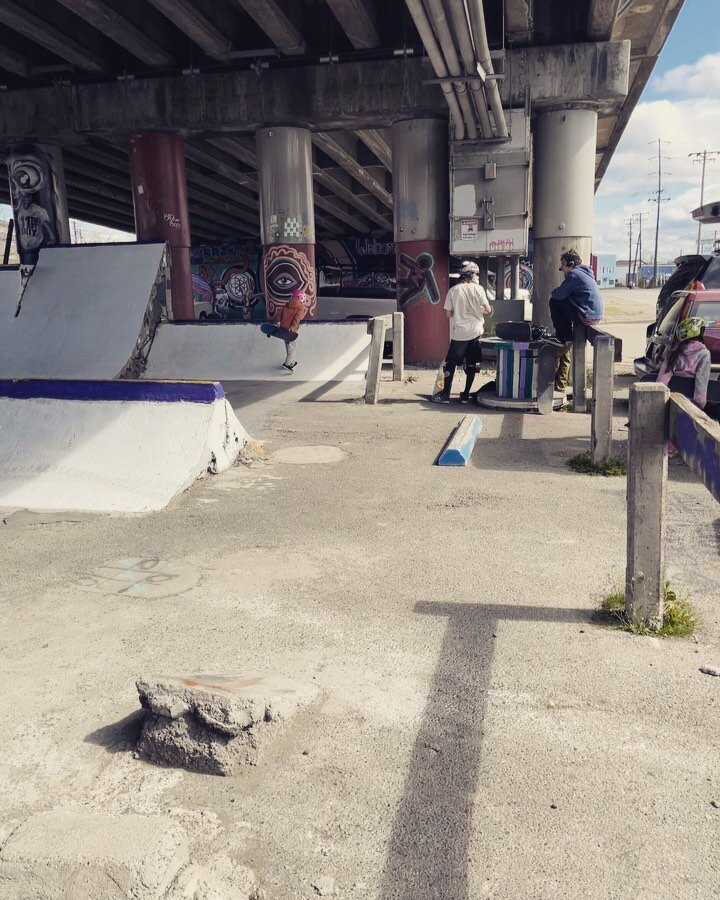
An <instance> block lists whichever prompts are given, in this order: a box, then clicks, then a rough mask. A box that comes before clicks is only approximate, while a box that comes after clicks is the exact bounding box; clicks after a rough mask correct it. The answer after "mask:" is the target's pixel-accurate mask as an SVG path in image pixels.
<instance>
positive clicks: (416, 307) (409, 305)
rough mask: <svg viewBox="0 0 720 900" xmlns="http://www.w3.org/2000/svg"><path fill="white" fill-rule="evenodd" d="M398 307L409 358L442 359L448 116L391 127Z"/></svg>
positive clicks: (412, 360) (446, 338) (445, 334)
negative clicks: (402, 321)
mask: <svg viewBox="0 0 720 900" xmlns="http://www.w3.org/2000/svg"><path fill="white" fill-rule="evenodd" d="M392 140H393V193H394V199H395V210H394V218H395V255H396V263H397V296H398V309H399V310H400V312H403V313H405V359H406V361H407V362H409V363H439V362H440V361H441V360H442V359H444V357H445V353H446V352H447V348H448V343H449V340H450V332H449V327H448V320H447V316H446V315H445V310H444V309H443V303H444V301H445V294H446V293H447V290H448V259H449V244H450V231H449V215H450V197H449V186H448V185H449V176H448V131H447V121H446V120H444V119H407V120H405V121H402V122H395V123H394V124H393V126H392Z"/></svg>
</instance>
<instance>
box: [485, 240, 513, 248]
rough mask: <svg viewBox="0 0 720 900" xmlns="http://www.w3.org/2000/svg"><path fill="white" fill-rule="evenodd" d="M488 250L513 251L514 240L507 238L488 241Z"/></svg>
mask: <svg viewBox="0 0 720 900" xmlns="http://www.w3.org/2000/svg"><path fill="white" fill-rule="evenodd" d="M489 249H490V250H514V249H515V238H511V237H507V238H500V239H499V240H497V241H490V245H489Z"/></svg>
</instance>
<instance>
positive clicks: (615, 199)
mask: <svg viewBox="0 0 720 900" xmlns="http://www.w3.org/2000/svg"><path fill="white" fill-rule="evenodd" d="M708 58H709V57H705V59H708ZM716 59H717V60H718V61H719V62H720V54H718V55H717V57H716ZM701 62H702V61H701ZM680 68H683V67H680ZM685 68H690V69H694V68H695V67H693V66H689V67H685ZM706 69H707V67H706ZM673 71H675V72H677V71H678V70H673ZM717 78H718V83H720V72H719V74H718V76H717ZM716 94H717V88H716V87H715V86H713V87H712V89H711V90H708V91H707V93H706V96H702V97H700V96H698V97H695V96H687V97H681V98H677V99H670V98H663V99H658V100H653V101H651V102H646V103H640V104H638V106H637V107H636V108H635V110H634V112H633V114H632V117H631V119H630V122H629V123H628V126H627V128H626V129H625V133H624V134H623V137H622V140H621V141H620V145H619V147H618V149H617V150H616V152H615V154H614V155H613V159H612V161H611V163H610V166H609V168H608V171H607V173H606V175H605V177H604V178H603V181H602V184H601V186H600V189H599V190H598V193H597V196H596V212H595V236H594V246H595V247H596V248H597V249H598V250H600V251H609V252H614V253H617V255H618V256H622V257H623V258H624V257H626V256H627V249H628V240H627V225H626V224H625V223H626V221H627V219H629V218H630V216H631V215H633V214H636V213H646V214H647V215H646V216H645V219H644V224H643V232H644V236H643V244H644V248H645V249H644V253H643V255H644V257H645V258H646V259H648V258H649V257H651V255H652V249H653V244H654V240H655V217H656V213H657V206H656V204H655V203H650V202H648V201H649V198H650V197H652V196H654V192H655V191H656V189H657V139H658V138H660V139H661V140H662V141H663V142H667V143H662V144H661V155H662V157H663V159H662V168H663V179H662V186H663V188H664V190H665V194H664V195H663V197H666V198H669V201H668V202H667V203H663V204H662V206H661V211H660V213H661V224H660V248H659V252H658V256H659V258H660V259H673V258H674V257H676V256H679V255H680V253H689V252H694V249H695V236H696V234H697V225H696V223H695V222H694V221H693V219H692V217H691V215H690V214H691V212H692V210H693V209H695V208H696V207H697V206H699V205H700V176H701V167H700V165H698V163H697V162H695V161H694V160H696V159H697V157H691V156H689V154H690V153H697V152H701V151H703V150H720V103H718V101H717V99H716ZM712 200H720V157H715V158H714V161H713V162H711V161H710V159H709V160H708V163H707V167H706V175H705V202H706V203H707V202H710V201H712ZM634 230H635V233H637V225H635V226H634ZM719 231H720V226H719ZM713 232H714V227H713V226H706V227H705V228H704V229H703V238H706V237H707V238H710V237H712V235H713Z"/></svg>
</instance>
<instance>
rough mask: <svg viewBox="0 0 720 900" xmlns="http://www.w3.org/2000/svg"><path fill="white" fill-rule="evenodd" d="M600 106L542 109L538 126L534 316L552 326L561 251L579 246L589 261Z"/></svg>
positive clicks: (586, 260)
mask: <svg viewBox="0 0 720 900" xmlns="http://www.w3.org/2000/svg"><path fill="white" fill-rule="evenodd" d="M596 147H597V112H596V111H595V110H594V109H589V108H587V109H585V108H582V107H577V108H572V109H569V108H563V109H554V110H551V109H549V110H542V111H540V112H539V113H538V116H537V127H536V130H535V163H534V180H533V183H534V201H533V208H534V210H535V217H534V225H533V230H534V233H535V252H534V254H533V322H534V323H535V324H536V325H544V326H546V327H550V324H551V323H550V307H549V304H548V301H549V299H550V292H551V291H552V289H553V288H554V287H555V286H556V285H557V284H558V283H559V282H560V281H562V275H561V274H560V272H559V271H558V267H559V265H560V254H561V253H564V252H565V251H566V250H577V251H578V253H579V254H580V256H581V258H582V260H583V262H585V263H589V262H590V250H591V247H592V233H593V199H594V192H595V150H596Z"/></svg>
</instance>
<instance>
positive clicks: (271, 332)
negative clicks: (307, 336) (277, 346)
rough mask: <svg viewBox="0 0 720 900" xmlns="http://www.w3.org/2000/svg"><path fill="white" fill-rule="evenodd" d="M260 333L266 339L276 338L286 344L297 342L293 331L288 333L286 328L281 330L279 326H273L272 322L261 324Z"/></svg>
mask: <svg viewBox="0 0 720 900" xmlns="http://www.w3.org/2000/svg"><path fill="white" fill-rule="evenodd" d="M260 331H262V333H263V334H266V335H267V336H268V337H276V338H279V339H280V340H281V341H287V342H288V343H290V342H292V341H295V340H297V334H296V333H295V332H294V331H288V330H287V328H282V327H281V326H280V325H273V324H272V322H263V323H262V325H261V326H260Z"/></svg>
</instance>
